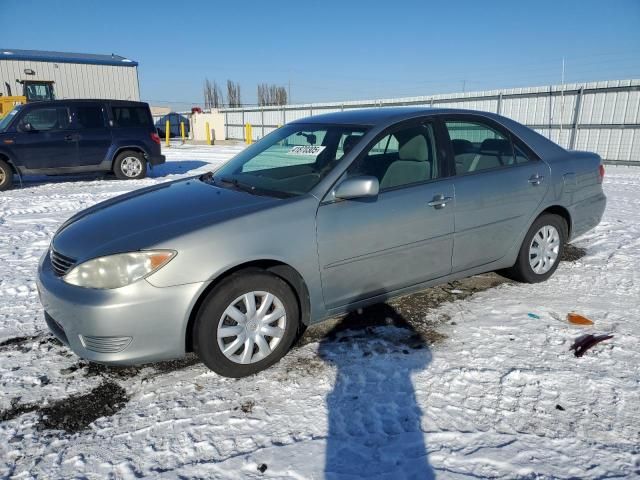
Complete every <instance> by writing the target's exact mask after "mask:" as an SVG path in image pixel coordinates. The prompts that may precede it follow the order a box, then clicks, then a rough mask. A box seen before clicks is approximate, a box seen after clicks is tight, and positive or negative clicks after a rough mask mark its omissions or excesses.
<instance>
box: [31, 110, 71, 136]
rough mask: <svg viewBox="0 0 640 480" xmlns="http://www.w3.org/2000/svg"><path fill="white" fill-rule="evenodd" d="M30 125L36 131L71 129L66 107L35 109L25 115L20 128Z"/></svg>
mask: <svg viewBox="0 0 640 480" xmlns="http://www.w3.org/2000/svg"><path fill="white" fill-rule="evenodd" d="M27 123H30V124H31V126H32V127H33V129H34V130H39V131H45V130H65V129H67V128H69V112H68V110H67V109H66V108H65V107H42V108H34V109H32V110H29V111H28V112H26V113H25V114H24V116H23V117H22V119H21V120H20V126H21V127H22V126H24V125H26V124H27Z"/></svg>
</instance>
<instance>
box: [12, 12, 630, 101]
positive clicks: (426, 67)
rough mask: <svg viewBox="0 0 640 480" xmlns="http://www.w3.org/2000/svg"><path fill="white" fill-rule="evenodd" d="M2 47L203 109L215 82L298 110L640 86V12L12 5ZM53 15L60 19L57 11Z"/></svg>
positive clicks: (244, 97)
mask: <svg viewBox="0 0 640 480" xmlns="http://www.w3.org/2000/svg"><path fill="white" fill-rule="evenodd" d="M0 11H1V12H2V18H4V19H11V18H14V19H20V21H15V22H14V21H11V22H6V21H3V22H2V30H1V31H0V46H1V47H2V48H25V49H42V50H61V51H72V52H87V53H107V54H108V53H112V52H113V53H117V54H120V55H123V56H127V57H129V58H132V59H134V60H137V61H138V62H140V86H141V94H142V98H143V99H144V100H146V101H149V102H150V103H152V104H156V105H161V104H169V105H171V106H173V107H174V108H178V109H180V108H185V107H187V106H189V105H190V104H202V83H203V80H204V79H205V77H208V78H209V79H211V80H217V81H218V82H219V83H220V84H224V83H225V82H226V80H227V79H232V80H235V81H238V82H239V83H240V85H241V87H242V100H243V102H245V103H254V102H255V101H256V85H257V83H259V82H269V83H277V84H281V85H284V86H288V85H289V83H290V85H291V94H292V95H291V96H292V99H293V101H294V102H296V103H298V102H311V101H330V100H350V99H365V98H386V97H397V96H412V95H429V94H433V93H444V92H454V91H455V92H457V91H462V90H463V88H464V89H465V90H467V91H472V90H487V89H494V88H500V87H513V86H529V85H548V84H550V83H559V82H560V79H561V62H562V57H563V56H564V57H565V59H566V81H567V82H575V81H589V80H605V79H623V78H640V0H617V1H610V2H603V1H602V0H599V1H592V0H581V1H573V2H569V1H561V0H555V1H548V0H538V1H536V2H523V1H522V2H518V1H514V0H511V1H490V0H484V1H477V0H476V1H467V0H453V1H437V2H436V1H402V0H396V1H395V2H389V1H384V2H376V1H350V2H348V1H346V0H342V1H333V0H326V1H323V2H316V1H304V0H296V1H276V0H271V1H264V0H263V1H249V0H246V1H234V2H228V1H227V2H219V1H213V0H190V1H183V2H177V1H171V2H169V1H165V0H154V1H152V2H151V1H135V0H128V1H121V0H110V1H107V2H94V1H90V0H64V1H60V2H51V0H48V1H41V0H0ZM48 12H52V13H48Z"/></svg>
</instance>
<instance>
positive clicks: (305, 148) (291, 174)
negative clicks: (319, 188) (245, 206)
mask: <svg viewBox="0 0 640 480" xmlns="http://www.w3.org/2000/svg"><path fill="white" fill-rule="evenodd" d="M365 132H366V128H364V127H351V126H343V125H322V124H291V125H285V126H284V127H281V128H279V129H277V130H275V131H274V132H273V133H271V134H269V135H267V136H266V137H264V138H263V139H262V140H260V141H258V142H256V143H255V144H253V145H252V146H251V147H249V148H247V149H246V150H244V151H243V152H241V153H240V154H238V155H237V156H236V157H234V158H233V159H232V160H231V161H229V162H228V163H227V164H225V165H224V166H223V167H222V168H220V169H219V170H218V171H217V172H216V174H215V178H214V182H215V184H216V185H219V186H225V187H229V188H238V189H243V190H247V191H250V192H251V193H256V194H265V195H274V196H282V197H285V196H295V195H302V194H305V193H307V192H309V191H310V190H311V189H312V188H313V187H315V186H316V185H317V184H318V183H319V182H320V180H322V179H323V178H324V177H325V176H326V175H327V174H328V173H329V172H330V171H331V170H333V168H334V167H335V166H336V165H337V164H338V163H339V161H340V160H341V159H342V157H343V156H344V155H345V154H346V153H348V152H349V151H351V149H353V148H355V146H356V145H357V144H358V142H359V141H360V139H361V138H362V136H363V135H364V133H365Z"/></svg>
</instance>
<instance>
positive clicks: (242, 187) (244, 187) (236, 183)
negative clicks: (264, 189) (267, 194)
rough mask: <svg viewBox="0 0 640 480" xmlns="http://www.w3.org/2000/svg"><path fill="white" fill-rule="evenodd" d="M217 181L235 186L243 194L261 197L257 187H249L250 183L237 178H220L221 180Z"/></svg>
mask: <svg viewBox="0 0 640 480" xmlns="http://www.w3.org/2000/svg"><path fill="white" fill-rule="evenodd" d="M216 180H218V181H220V182H222V183H226V184H228V185H233V186H234V187H236V188H237V189H238V190H242V191H243V192H247V193H250V194H252V195H259V193H258V189H257V188H256V187H254V186H253V185H249V184H248V183H244V182H241V181H240V180H238V179H237V178H231V177H220V178H217V179H216Z"/></svg>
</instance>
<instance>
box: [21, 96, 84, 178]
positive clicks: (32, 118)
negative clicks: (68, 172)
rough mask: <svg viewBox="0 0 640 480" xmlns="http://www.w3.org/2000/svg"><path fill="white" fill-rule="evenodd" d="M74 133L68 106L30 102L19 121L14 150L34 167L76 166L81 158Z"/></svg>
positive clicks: (28, 166) (30, 166) (38, 168)
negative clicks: (32, 103)
mask: <svg viewBox="0 0 640 480" xmlns="http://www.w3.org/2000/svg"><path fill="white" fill-rule="evenodd" d="M29 125H30V129H29ZM74 133H75V132H74V131H73V130H71V128H70V112H69V109H68V108H67V107H66V106H64V105H59V104H54V105H50V106H46V105H42V106H40V105H38V106H35V105H34V106H27V107H25V109H24V112H23V113H22V116H21V118H20V120H19V121H18V126H17V133H16V136H15V141H14V145H13V150H14V151H15V153H16V154H17V156H18V158H19V161H20V163H21V164H22V165H24V166H25V167H26V168H28V169H31V170H41V169H56V168H67V167H73V166H75V165H76V164H77V160H78V152H77V148H78V146H77V140H76V137H75V135H74Z"/></svg>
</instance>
